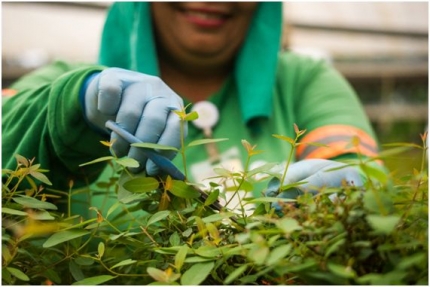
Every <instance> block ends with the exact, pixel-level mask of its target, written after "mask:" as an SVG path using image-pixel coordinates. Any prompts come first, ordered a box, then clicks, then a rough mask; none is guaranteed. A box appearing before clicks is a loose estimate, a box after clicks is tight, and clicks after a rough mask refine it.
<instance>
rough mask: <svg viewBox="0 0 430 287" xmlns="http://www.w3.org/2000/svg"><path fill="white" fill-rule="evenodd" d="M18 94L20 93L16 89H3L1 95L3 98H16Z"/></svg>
mask: <svg viewBox="0 0 430 287" xmlns="http://www.w3.org/2000/svg"><path fill="white" fill-rule="evenodd" d="M16 93H18V91H17V90H14V89H2V90H1V95H2V97H12V96H14V95H15V94H16Z"/></svg>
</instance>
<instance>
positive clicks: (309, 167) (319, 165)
mask: <svg viewBox="0 0 430 287" xmlns="http://www.w3.org/2000/svg"><path fill="white" fill-rule="evenodd" d="M333 164H335V162H333V161H331V160H326V159H306V160H301V161H298V162H295V163H293V164H291V165H290V166H289V167H288V170H287V175H286V176H285V180H284V184H283V185H286V184H291V183H294V182H299V181H303V180H304V179H305V178H307V177H309V176H312V175H313V174H315V173H317V172H318V171H319V170H321V169H323V168H325V167H328V166H331V165H333Z"/></svg>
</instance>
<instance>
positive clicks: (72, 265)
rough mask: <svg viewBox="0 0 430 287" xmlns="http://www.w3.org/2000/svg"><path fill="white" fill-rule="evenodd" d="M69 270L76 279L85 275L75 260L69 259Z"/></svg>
mask: <svg viewBox="0 0 430 287" xmlns="http://www.w3.org/2000/svg"><path fill="white" fill-rule="evenodd" d="M69 271H70V273H71V274H72V276H73V279H75V280H76V281H80V280H84V279H85V276H84V273H82V269H81V267H80V266H78V264H76V262H75V261H72V260H71V261H69Z"/></svg>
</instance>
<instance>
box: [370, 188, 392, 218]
mask: <svg viewBox="0 0 430 287" xmlns="http://www.w3.org/2000/svg"><path fill="white" fill-rule="evenodd" d="M363 202H364V207H365V209H366V210H368V211H370V212H371V213H377V214H387V213H390V212H392V211H393V210H394V203H393V199H392V198H391V197H390V195H389V194H387V193H385V192H379V191H375V190H369V191H367V192H365V193H364V196H363Z"/></svg>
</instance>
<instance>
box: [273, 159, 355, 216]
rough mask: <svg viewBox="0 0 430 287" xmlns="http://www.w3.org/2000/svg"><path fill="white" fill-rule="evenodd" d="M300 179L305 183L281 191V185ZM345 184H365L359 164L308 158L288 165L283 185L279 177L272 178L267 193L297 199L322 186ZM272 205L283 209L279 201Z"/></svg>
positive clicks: (314, 191) (277, 209)
mask: <svg viewBox="0 0 430 287" xmlns="http://www.w3.org/2000/svg"><path fill="white" fill-rule="evenodd" d="M343 166H345V167H343ZM332 169H334V170H332ZM300 181H304V182H305V183H303V184H301V185H299V186H297V187H294V188H291V189H287V190H284V191H282V192H280V191H279V189H280V187H281V186H285V185H288V184H293V183H297V182H300ZM343 184H347V185H349V186H357V187H359V186H363V179H362V177H361V175H360V171H359V168H358V167H357V166H347V165H346V164H344V163H340V162H337V161H332V160H326V159H306V160H302V161H299V162H296V163H293V164H291V165H290V166H289V167H288V170H287V175H286V176H285V179H284V182H283V183H282V185H281V184H280V180H279V179H278V178H276V177H275V178H273V179H271V180H270V182H269V184H268V186H267V189H266V191H265V195H266V196H268V197H279V198H288V199H296V198H297V197H298V196H299V195H302V194H304V193H305V192H310V193H311V194H312V195H316V194H317V193H318V191H319V190H320V189H321V188H322V187H341V186H342V185H343ZM272 207H273V208H275V211H277V212H281V211H282V208H281V206H280V205H279V204H278V203H272Z"/></svg>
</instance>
